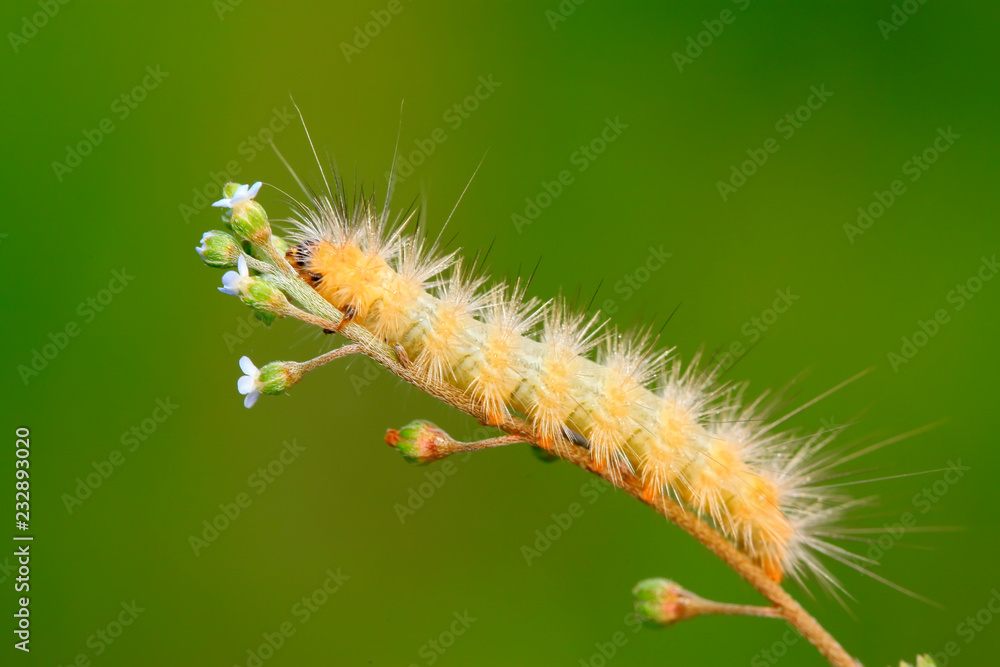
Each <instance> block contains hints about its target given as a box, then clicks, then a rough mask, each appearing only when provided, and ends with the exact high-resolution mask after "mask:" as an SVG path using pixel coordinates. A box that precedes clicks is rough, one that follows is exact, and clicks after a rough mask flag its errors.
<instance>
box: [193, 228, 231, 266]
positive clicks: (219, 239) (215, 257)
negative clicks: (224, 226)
mask: <svg viewBox="0 0 1000 667" xmlns="http://www.w3.org/2000/svg"><path fill="white" fill-rule="evenodd" d="M195 250H197V251H198V254H199V255H201V258H202V259H203V260H205V263H206V264H208V265H209V266H214V267H217V268H220V269H228V268H231V267H234V266H236V261H237V260H238V259H239V258H240V244H239V243H237V242H236V239H234V238H233V237H232V236H230V235H229V234H226V233H225V232H219V231H214V230H213V231H211V232H205V234H204V236H202V237H201V245H200V246H198V247H197V248H195Z"/></svg>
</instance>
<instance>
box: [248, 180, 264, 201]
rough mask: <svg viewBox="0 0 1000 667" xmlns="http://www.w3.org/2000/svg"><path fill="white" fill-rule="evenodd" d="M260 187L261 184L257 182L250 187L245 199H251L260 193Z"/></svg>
mask: <svg viewBox="0 0 1000 667" xmlns="http://www.w3.org/2000/svg"><path fill="white" fill-rule="evenodd" d="M261 185H262V183H261V182H260V181H257V182H256V183H254V184H253V185H251V186H250V188H249V189H248V190H247V199H253V198H254V197H256V196H257V193H258V192H260V186H261Z"/></svg>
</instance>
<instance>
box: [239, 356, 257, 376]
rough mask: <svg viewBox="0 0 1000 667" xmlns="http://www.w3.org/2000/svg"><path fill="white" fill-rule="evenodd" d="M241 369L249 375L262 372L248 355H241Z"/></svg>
mask: <svg viewBox="0 0 1000 667" xmlns="http://www.w3.org/2000/svg"><path fill="white" fill-rule="evenodd" d="M240 370H241V371H243V372H244V373H246V374H247V375H257V374H259V373H260V371H259V370H257V367H256V366H254V363H253V362H252V361H250V357H246V356H243V357H240Z"/></svg>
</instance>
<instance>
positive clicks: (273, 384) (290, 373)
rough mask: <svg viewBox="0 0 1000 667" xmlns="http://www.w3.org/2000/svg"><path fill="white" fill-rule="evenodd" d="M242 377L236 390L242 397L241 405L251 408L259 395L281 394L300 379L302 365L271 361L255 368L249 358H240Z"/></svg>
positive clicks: (292, 362)
mask: <svg viewBox="0 0 1000 667" xmlns="http://www.w3.org/2000/svg"><path fill="white" fill-rule="evenodd" d="M240 369H241V370H242V371H243V375H242V377H240V379H239V380H237V381H236V388H237V390H238V391H239V392H240V393H241V394H243V395H244V397H245V398H244V399H243V405H244V406H245V407H247V408H252V407H253V405H254V403H256V402H257V399H258V398H260V395H261V394H281V393H283V392H285V391H287V390H288V388H289V387H291V386H293V385H295V384H297V383H298V381H299V380H301V379H302V375H303V373H304V371H303V370H302V364H299V363H296V362H294V361H272V362H271V363H269V364H267V365H266V366H264V367H263V368H257V367H256V366H255V365H254V363H253V362H252V361H250V358H249V357H241V358H240Z"/></svg>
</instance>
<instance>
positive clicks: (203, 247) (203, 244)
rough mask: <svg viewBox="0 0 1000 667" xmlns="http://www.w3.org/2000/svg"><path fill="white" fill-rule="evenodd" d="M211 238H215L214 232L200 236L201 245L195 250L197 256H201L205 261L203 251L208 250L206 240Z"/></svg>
mask: <svg viewBox="0 0 1000 667" xmlns="http://www.w3.org/2000/svg"><path fill="white" fill-rule="evenodd" d="M212 236H215V233H214V232H205V233H204V234H202V236H201V245H200V246H198V247H197V248H195V250H196V251H198V254H199V255H201V258H202V259H205V251H207V250H208V239H209V238H210V237H212Z"/></svg>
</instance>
